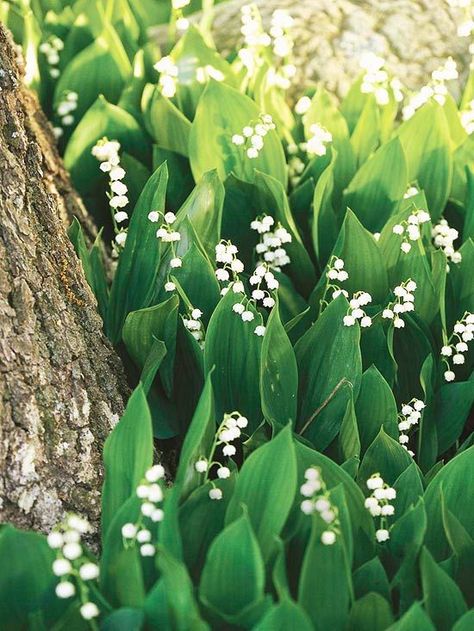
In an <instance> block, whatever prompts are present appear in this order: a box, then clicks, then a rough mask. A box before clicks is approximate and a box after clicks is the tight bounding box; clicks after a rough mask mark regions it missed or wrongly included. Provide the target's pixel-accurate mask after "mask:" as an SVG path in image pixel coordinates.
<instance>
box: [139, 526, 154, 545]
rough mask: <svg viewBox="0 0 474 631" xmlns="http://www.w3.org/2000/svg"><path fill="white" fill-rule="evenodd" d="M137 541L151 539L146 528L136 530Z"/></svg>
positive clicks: (141, 541) (144, 541)
mask: <svg viewBox="0 0 474 631" xmlns="http://www.w3.org/2000/svg"><path fill="white" fill-rule="evenodd" d="M137 541H138V543H148V542H149V541H151V532H150V531H149V530H148V529H147V528H142V530H139V531H138V532H137Z"/></svg>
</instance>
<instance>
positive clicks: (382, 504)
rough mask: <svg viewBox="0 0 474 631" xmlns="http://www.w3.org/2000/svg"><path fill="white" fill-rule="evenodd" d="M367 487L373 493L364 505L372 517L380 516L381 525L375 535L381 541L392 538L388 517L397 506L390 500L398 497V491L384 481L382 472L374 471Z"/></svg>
mask: <svg viewBox="0 0 474 631" xmlns="http://www.w3.org/2000/svg"><path fill="white" fill-rule="evenodd" d="M367 488H368V489H369V491H372V493H371V495H370V497H368V498H367V499H366V500H365V504H364V505H365V507H366V509H367V510H368V511H369V513H370V514H371V515H372V517H380V525H379V526H380V527H379V528H378V529H377V530H376V531H375V537H376V538H377V541H378V542H379V543H382V542H384V541H387V539H389V538H390V532H389V530H388V527H387V517H390V516H391V515H393V514H394V513H395V507H394V506H393V504H390V500H394V499H395V498H396V497H397V492H396V491H395V489H393V488H392V487H390V486H389V485H388V484H386V483H385V482H384V481H383V479H382V477H381V476H380V473H374V474H373V475H372V476H371V477H370V478H369V479H368V480H367Z"/></svg>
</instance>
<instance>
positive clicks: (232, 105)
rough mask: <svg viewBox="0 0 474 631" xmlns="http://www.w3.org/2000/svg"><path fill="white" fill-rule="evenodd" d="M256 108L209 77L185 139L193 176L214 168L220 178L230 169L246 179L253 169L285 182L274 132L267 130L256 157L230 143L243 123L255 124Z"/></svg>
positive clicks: (249, 101)
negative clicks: (188, 134)
mask: <svg viewBox="0 0 474 631" xmlns="http://www.w3.org/2000/svg"><path fill="white" fill-rule="evenodd" d="M259 114H260V112H259V111H258V108H257V106H256V105H255V103H254V102H253V101H252V100H251V99H249V98H248V97H247V96H245V95H243V94H240V93H239V92H237V90H234V89H233V88H231V87H230V86H228V85H225V84H222V83H218V82H217V81H214V80H211V81H210V82H209V84H208V85H207V87H206V89H205V90H204V92H203V94H202V96H201V99H200V100H199V105H198V107H197V110H196V116H195V118H194V121H193V124H192V128H191V135H190V139H189V157H190V161H191V169H192V172H193V175H194V179H195V180H196V181H199V180H200V179H201V177H202V176H203V174H204V173H205V172H206V171H210V170H211V169H214V168H215V169H217V172H218V173H219V177H220V178H221V179H222V180H224V179H225V178H226V176H227V175H229V173H230V172H231V171H233V172H234V173H235V175H236V176H237V177H239V178H241V179H243V180H246V181H248V182H253V181H254V178H255V171H254V169H258V170H259V171H262V172H263V173H267V174H268V175H271V176H272V177H274V178H275V179H277V180H279V181H280V182H281V184H282V185H283V186H286V164H285V158H284V154H283V149H282V146H281V142H280V140H279V138H278V135H277V133H276V132H275V131H274V130H271V131H269V132H268V133H267V135H266V136H265V140H264V146H263V148H262V150H261V151H260V153H259V156H258V158H255V159H249V158H247V156H246V154H245V148H244V147H243V146H237V145H234V144H233V143H232V136H233V135H234V134H241V133H242V129H243V128H244V127H245V126H246V125H252V124H255V123H256V122H257V121H258V117H259Z"/></svg>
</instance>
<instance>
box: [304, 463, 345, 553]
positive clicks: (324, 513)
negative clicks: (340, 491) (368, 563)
mask: <svg viewBox="0 0 474 631" xmlns="http://www.w3.org/2000/svg"><path fill="white" fill-rule="evenodd" d="M304 477H305V482H304V483H303V484H302V485H301V487H300V492H301V495H302V496H303V497H305V498H306V499H304V500H303V501H302V502H301V510H302V511H303V513H304V514H305V515H312V514H313V513H318V514H319V516H320V517H321V519H322V520H323V521H324V522H325V523H326V524H327V527H326V530H324V532H323V533H322V534H321V542H322V543H323V544H324V545H326V546H331V545H332V544H333V543H335V541H336V538H337V535H338V534H339V533H340V522H339V511H338V509H337V506H334V505H333V504H332V503H331V501H330V498H329V492H328V489H327V487H326V484H325V482H324V480H323V478H322V477H321V470H320V469H319V467H310V468H309V469H306V471H305V474H304Z"/></svg>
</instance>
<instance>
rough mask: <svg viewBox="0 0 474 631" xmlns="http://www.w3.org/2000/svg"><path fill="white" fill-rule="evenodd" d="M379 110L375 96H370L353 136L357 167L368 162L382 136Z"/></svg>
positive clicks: (352, 142)
mask: <svg viewBox="0 0 474 631" xmlns="http://www.w3.org/2000/svg"><path fill="white" fill-rule="evenodd" d="M379 127H380V122H379V109H378V107H377V102H376V100H375V97H374V95H373V94H368V95H367V99H366V101H365V105H364V107H363V109H362V111H361V113H360V117H359V119H358V121H357V124H356V126H355V128H354V131H353V132H352V135H351V145H352V148H353V149H354V154H355V157H356V162H357V166H358V167H360V166H361V165H362V164H364V163H365V162H367V160H368V158H369V156H370V154H371V153H372V152H373V151H375V149H376V148H377V145H378V143H379V136H380V129H379Z"/></svg>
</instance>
